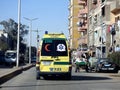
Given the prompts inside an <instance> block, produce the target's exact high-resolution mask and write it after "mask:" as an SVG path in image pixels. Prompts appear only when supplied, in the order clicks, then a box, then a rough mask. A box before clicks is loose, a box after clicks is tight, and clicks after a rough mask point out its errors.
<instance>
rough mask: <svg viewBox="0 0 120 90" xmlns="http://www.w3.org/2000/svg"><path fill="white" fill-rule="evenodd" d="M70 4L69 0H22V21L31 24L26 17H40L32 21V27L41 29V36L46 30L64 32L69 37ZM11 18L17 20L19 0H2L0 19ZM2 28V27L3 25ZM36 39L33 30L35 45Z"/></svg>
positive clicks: (0, 1) (33, 43) (33, 42)
mask: <svg viewBox="0 0 120 90" xmlns="http://www.w3.org/2000/svg"><path fill="white" fill-rule="evenodd" d="M68 5H69V0H21V23H22V24H25V25H28V26H29V25H30V22H29V21H28V20H26V19H24V17H26V18H29V19H34V18H38V19H37V20H34V21H33V22H32V29H33V30H36V29H38V30H40V32H39V35H40V37H42V36H43V34H44V31H46V30H47V31H48V32H57V33H59V32H63V33H65V35H66V37H68V15H69V11H68ZM9 18H12V19H13V20H15V21H16V22H17V20H18V19H17V18H18V0H0V21H3V20H8V19H9ZM0 29H2V27H1V26H0ZM28 38H29V37H28ZM35 39H36V33H35V32H32V45H33V46H36V42H35ZM27 41H29V40H27ZM28 43H29V42H28Z"/></svg>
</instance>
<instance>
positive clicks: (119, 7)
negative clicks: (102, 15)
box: [110, 0, 120, 51]
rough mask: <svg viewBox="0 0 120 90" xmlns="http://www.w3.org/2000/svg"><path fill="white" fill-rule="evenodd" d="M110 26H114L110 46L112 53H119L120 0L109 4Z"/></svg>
mask: <svg viewBox="0 0 120 90" xmlns="http://www.w3.org/2000/svg"><path fill="white" fill-rule="evenodd" d="M110 12H111V26H114V29H115V35H114V36H113V37H112V40H111V42H110V43H111V45H112V46H113V49H114V51H120V0H114V1H113V2H112V3H111V4H110Z"/></svg>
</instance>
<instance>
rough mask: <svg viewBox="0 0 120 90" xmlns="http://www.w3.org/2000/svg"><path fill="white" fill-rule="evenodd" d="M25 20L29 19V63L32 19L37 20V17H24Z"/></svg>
mask: <svg viewBox="0 0 120 90" xmlns="http://www.w3.org/2000/svg"><path fill="white" fill-rule="evenodd" d="M24 18H25V19H26V20H28V21H30V30H29V64H31V31H32V21H34V20H37V19H38V18H33V19H29V18H26V17H24Z"/></svg>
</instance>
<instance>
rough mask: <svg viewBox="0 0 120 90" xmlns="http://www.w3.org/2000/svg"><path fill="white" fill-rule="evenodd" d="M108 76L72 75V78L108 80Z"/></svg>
mask: <svg viewBox="0 0 120 90" xmlns="http://www.w3.org/2000/svg"><path fill="white" fill-rule="evenodd" d="M108 79H111V78H108V77H95V76H72V78H71V80H73V81H74V80H81V81H83V80H108Z"/></svg>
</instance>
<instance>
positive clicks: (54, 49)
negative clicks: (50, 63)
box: [41, 39, 68, 56]
mask: <svg viewBox="0 0 120 90" xmlns="http://www.w3.org/2000/svg"><path fill="white" fill-rule="evenodd" d="M41 55H42V56H67V55H68V51H67V45H66V41H65V39H59V40H57V39H44V40H43V43H42V51H41Z"/></svg>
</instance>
